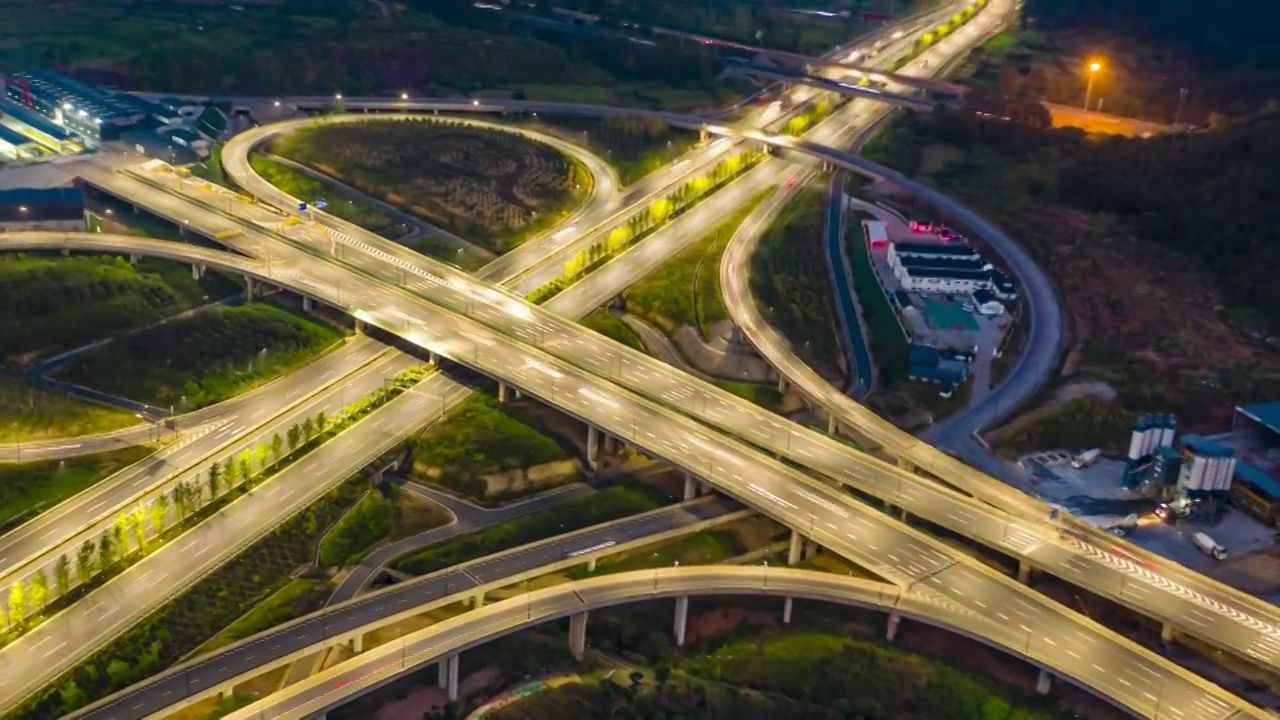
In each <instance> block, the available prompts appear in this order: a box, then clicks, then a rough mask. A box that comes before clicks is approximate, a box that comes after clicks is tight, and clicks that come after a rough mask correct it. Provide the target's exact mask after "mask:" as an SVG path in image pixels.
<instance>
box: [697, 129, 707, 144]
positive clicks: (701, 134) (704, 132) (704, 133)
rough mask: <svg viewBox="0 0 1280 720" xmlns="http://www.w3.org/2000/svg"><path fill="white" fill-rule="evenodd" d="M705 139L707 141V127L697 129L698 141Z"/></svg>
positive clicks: (702, 141)
mask: <svg viewBox="0 0 1280 720" xmlns="http://www.w3.org/2000/svg"><path fill="white" fill-rule="evenodd" d="M706 141H707V129H706V128H702V129H701V130H699V131H698V142H700V143H704V142H706Z"/></svg>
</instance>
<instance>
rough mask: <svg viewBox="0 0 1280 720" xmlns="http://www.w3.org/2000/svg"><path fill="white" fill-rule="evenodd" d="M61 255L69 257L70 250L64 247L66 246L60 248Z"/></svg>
mask: <svg viewBox="0 0 1280 720" xmlns="http://www.w3.org/2000/svg"><path fill="white" fill-rule="evenodd" d="M62 257H71V251H70V250H68V249H66V248H63V249H62Z"/></svg>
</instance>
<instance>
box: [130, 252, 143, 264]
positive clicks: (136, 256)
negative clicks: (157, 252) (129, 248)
mask: <svg viewBox="0 0 1280 720" xmlns="http://www.w3.org/2000/svg"><path fill="white" fill-rule="evenodd" d="M141 259H142V256H141V255H139V254H138V253H129V264H130V265H137V264H138V261H139V260H141Z"/></svg>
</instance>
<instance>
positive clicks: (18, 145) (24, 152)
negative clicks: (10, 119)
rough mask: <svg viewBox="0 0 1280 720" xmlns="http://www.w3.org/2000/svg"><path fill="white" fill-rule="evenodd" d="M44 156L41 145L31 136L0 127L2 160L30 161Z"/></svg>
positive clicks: (0, 155)
mask: <svg viewBox="0 0 1280 720" xmlns="http://www.w3.org/2000/svg"><path fill="white" fill-rule="evenodd" d="M44 154H45V151H44V150H42V149H41V148H40V143H38V142H36V141H35V140H34V139H33V138H31V137H30V136H29V135H23V134H22V133H20V132H18V131H17V130H14V129H13V128H10V127H5V126H4V125H0V158H3V159H6V160H30V159H33V158H38V157H40V156H41V155H44Z"/></svg>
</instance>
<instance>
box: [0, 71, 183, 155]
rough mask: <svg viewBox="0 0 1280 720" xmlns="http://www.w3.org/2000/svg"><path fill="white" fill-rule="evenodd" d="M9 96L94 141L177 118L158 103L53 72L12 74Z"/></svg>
mask: <svg viewBox="0 0 1280 720" xmlns="http://www.w3.org/2000/svg"><path fill="white" fill-rule="evenodd" d="M5 96H6V97H7V98H8V99H9V100H10V101H11V102H13V103H15V104H17V105H21V106H23V107H26V108H29V109H31V110H34V111H36V112H38V113H40V114H42V115H44V116H45V117H47V118H49V119H51V120H53V121H54V122H55V123H58V124H60V125H62V126H64V127H65V128H66V129H68V130H70V131H71V132H73V133H76V134H77V135H79V136H81V137H83V138H85V139H86V140H89V141H91V142H104V141H109V140H116V139H118V138H119V136H120V133H121V132H123V131H125V130H128V129H130V128H136V127H155V126H157V125H162V124H166V123H168V122H170V121H171V120H172V119H173V118H174V117H175V113H173V112H171V111H169V110H167V109H166V108H164V107H162V106H160V105H157V104H155V103H151V102H147V101H146V100H142V99H141V98H137V97H133V96H131V95H125V94H122V93H114V92H110V91H108V90H103V89H101V88H97V87H94V86H93V85H89V84H88V83H84V82H81V81H79V80H76V79H75V78H72V77H69V76H67V75H63V74H62V73H58V72H52V71H35V72H20V73H13V74H11V75H9V76H8V78H6V80H5Z"/></svg>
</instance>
